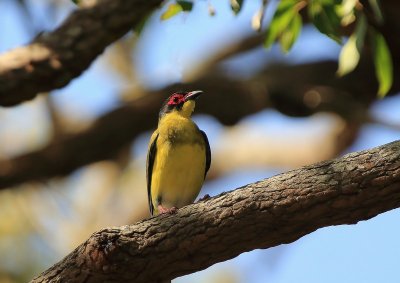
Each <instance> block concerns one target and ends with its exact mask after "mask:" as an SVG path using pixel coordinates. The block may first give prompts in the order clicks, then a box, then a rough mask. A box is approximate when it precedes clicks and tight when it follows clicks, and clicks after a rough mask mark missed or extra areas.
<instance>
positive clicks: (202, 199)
mask: <svg viewBox="0 0 400 283" xmlns="http://www.w3.org/2000/svg"><path fill="white" fill-rule="evenodd" d="M209 198H211V197H210V195H209V194H205V195H204V196H203V197H202V198H200V199H199V200H198V201H197V202H199V201H204V200H207V199H209Z"/></svg>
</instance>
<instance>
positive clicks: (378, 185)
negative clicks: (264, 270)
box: [32, 141, 400, 283]
mask: <svg viewBox="0 0 400 283" xmlns="http://www.w3.org/2000/svg"><path fill="white" fill-rule="evenodd" d="M399 206H400V141H396V142H393V143H390V144H386V145H384V146H380V147H377V148H374V149H370V150H366V151H361V152H356V153H352V154H348V155H346V156H344V157H342V158H339V159H335V160H331V161H325V162H321V163H318V164H314V165H311V166H307V167H303V168H300V169H297V170H293V171H289V172H287V173H284V174H281V175H278V176H275V177H272V178H269V179H266V180H263V181H260V182H256V183H253V184H249V185H247V186H244V187H241V188H238V189H236V190H235V191H232V192H229V193H224V194H221V195H219V196H216V197H213V198H211V199H208V200H206V201H201V202H199V203H196V204H193V205H189V206H186V207H184V208H182V209H180V210H179V211H178V212H177V214H176V215H168V216H166V215H164V216H158V217H153V218H150V219H147V220H144V221H141V222H139V223H137V224H134V225H130V226H123V227H119V228H106V229H103V230H101V231H99V232H97V233H94V234H93V235H92V236H91V237H90V238H89V239H88V240H87V241H86V242H85V243H83V244H81V245H80V246H79V247H77V248H76V249H75V250H74V251H73V252H72V253H71V254H69V255H68V256H67V257H65V258H64V259H63V260H62V261H60V262H59V263H57V264H55V265H54V266H53V267H51V268H50V269H48V270H47V271H45V272H43V273H42V274H41V275H40V276H38V277H37V278H35V279H34V280H33V281H32V282H36V283H37V282H86V283H89V282H137V283H139V282H162V281H164V280H170V279H173V278H176V277H178V276H182V275H185V274H189V273H192V272H195V271H199V270H202V269H204V268H207V267H208V266H210V265H212V264H215V263H217V262H221V261H224V260H227V259H230V258H233V257H235V256H237V255H239V254H241V253H243V252H246V251H251V250H253V249H258V248H263V249H265V248H269V247H273V246H276V245H280V244H286V243H291V242H293V241H295V240H297V239H298V238H300V237H302V236H304V235H306V234H308V233H311V232H313V231H315V230H317V229H319V228H321V227H326V226H330V225H340V224H354V223H357V222H358V221H361V220H366V219H369V218H371V217H374V216H376V215H378V214H379V213H382V212H385V211H388V210H391V209H394V208H397V207H399Z"/></svg>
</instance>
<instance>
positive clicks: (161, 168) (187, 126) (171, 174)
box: [151, 113, 206, 212]
mask: <svg viewBox="0 0 400 283" xmlns="http://www.w3.org/2000/svg"><path fill="white" fill-rule="evenodd" d="M158 134H159V136H158V139H157V144H156V146H157V153H156V156H155V160H154V164H153V174H152V177H151V195H152V202H153V204H155V210H156V212H157V204H159V203H160V202H162V205H163V206H165V207H173V206H175V207H178V208H179V207H182V206H184V205H187V204H189V203H192V202H193V201H194V200H195V198H196V197H197V195H198V194H199V192H200V189H201V186H202V185H203V181H204V174H205V166H206V152H205V142H204V139H203V137H202V135H201V133H200V131H199V129H198V128H197V126H196V125H195V124H194V123H193V121H192V120H191V119H190V118H186V117H183V116H182V115H179V114H178V113H176V114H175V113H170V114H168V115H167V116H166V117H164V118H163V119H162V120H161V121H160V123H159V126H158Z"/></svg>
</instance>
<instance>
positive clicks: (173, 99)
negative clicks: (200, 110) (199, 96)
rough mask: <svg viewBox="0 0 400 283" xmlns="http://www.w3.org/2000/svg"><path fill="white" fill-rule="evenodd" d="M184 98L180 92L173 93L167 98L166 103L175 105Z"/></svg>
mask: <svg viewBox="0 0 400 283" xmlns="http://www.w3.org/2000/svg"><path fill="white" fill-rule="evenodd" d="M184 99H185V96H184V95H182V94H174V95H172V96H171V97H170V98H169V100H168V105H177V104H179V103H181V102H183V101H184Z"/></svg>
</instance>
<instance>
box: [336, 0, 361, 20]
mask: <svg viewBox="0 0 400 283" xmlns="http://www.w3.org/2000/svg"><path fill="white" fill-rule="evenodd" d="M358 1H359V0H343V2H342V4H341V5H340V6H339V7H338V10H337V11H338V14H339V15H340V17H341V20H340V23H341V25H342V26H348V25H350V24H351V23H353V22H354V21H355V20H356V17H355V15H354V8H355V7H356V5H357V3H358Z"/></svg>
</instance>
